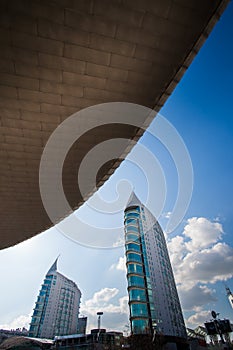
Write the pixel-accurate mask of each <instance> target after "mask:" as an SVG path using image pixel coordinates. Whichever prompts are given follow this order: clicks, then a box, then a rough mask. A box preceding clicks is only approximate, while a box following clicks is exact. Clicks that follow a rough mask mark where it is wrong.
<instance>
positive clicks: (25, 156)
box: [0, 0, 228, 249]
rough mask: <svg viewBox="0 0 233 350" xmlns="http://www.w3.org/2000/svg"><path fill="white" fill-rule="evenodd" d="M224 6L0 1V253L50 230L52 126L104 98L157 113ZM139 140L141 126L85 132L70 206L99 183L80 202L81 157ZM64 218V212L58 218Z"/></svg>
mask: <svg viewBox="0 0 233 350" xmlns="http://www.w3.org/2000/svg"><path fill="white" fill-rule="evenodd" d="M227 3H228V1H227V0H223V1H220V0H204V1H203V0H176V1H174V0H156V1H155V0H49V1H48V0H1V1H0V38H1V48H0V116H1V150H0V156H1V162H0V167H1V211H0V232H1V236H0V248H1V249H2V248H6V247H9V246H12V245H14V244H16V243H18V242H21V241H23V240H25V239H27V238H29V237H32V236H34V235H36V234H37V233H39V232H41V231H43V230H45V229H47V228H49V227H51V226H52V222H51V221H50V219H49V218H48V215H47V214H46V211H45V209H44V206H43V203H42V200H41V195H40V189H39V165H40V159H41V155H42V152H43V149H44V147H45V145H46V143H47V141H48V139H49V137H50V135H51V133H52V132H53V131H54V130H55V129H56V128H57V126H58V125H59V124H60V123H61V122H62V121H64V120H65V119H66V118H68V117H69V116H70V115H72V114H73V113H75V112H78V111H80V110H81V109H83V108H85V107H89V106H93V105H96V104H99V103H105V102H131V103H137V104H141V105H144V106H147V107H150V108H152V109H154V110H156V111H158V110H159V109H160V108H161V106H163V104H164V102H165V101H166V99H167V98H168V97H169V95H170V94H171V93H172V91H173V89H174V87H175V86H176V84H177V83H178V82H179V80H180V79H181V77H182V76H183V74H184V73H185V71H186V69H187V68H188V66H189V65H190V63H191V62H192V59H193V58H194V56H195V55H196V53H197V52H198V50H199V49H200V47H201V45H202V44H203V43H204V41H205V39H206V38H207V37H208V34H209V33H210V31H211V30H212V28H213V26H214V24H215V23H216V22H217V20H218V19H219V17H220V15H221V14H222V12H223V10H224V9H225V7H226V5H227ZM144 122H145V120H144V117H142V119H141V125H144ZM80 123H81V122H80ZM116 123H117V121H116ZM141 134H142V131H140V129H139V128H138V127H133V126H125V125H117V124H115V125H112V124H110V125H106V126H104V127H98V128H95V129H93V130H91V131H89V132H87V133H86V134H84V135H82V137H81V138H80V139H79V141H78V147H75V146H74V147H72V150H71V151H70V152H69V154H68V155H67V157H66V161H65V163H64V169H63V184H64V190H65V195H66V198H67V200H68V202H69V204H70V206H71V207H72V208H78V207H79V206H80V205H81V204H82V203H83V201H84V199H83V197H85V198H86V197H88V194H89V193H91V191H92V189H93V188H94V186H95V183H90V184H89V187H88V188H87V190H86V193H85V194H84V196H81V194H80V192H79V189H78V188H77V173H78V168H79V164H80V163H81V161H82V159H83V157H84V156H85V154H87V153H88V151H89V150H90V149H91V148H92V147H93V146H95V145H97V144H99V143H100V142H102V141H104V140H108V139H112V138H116V137H117V138H119V137H122V138H126V139H135V140H136V139H137V138H138V137H139V136H140V135H141ZM123 147H125V146H123V145H122V147H121V146H119V154H118V156H117V157H115V160H113V161H110V162H106V164H105V165H103V166H102V167H101V169H100V170H99V172H98V178H97V184H98V186H100V185H101V184H102V183H103V182H104V181H105V180H106V179H107V178H108V177H109V176H110V174H112V173H113V171H114V169H115V168H116V167H117V165H119V163H120V161H121V160H120V155H121V154H122V153H124V151H125V149H124V148H123ZM51 204H52V205H54V207H56V205H57V203H56V201H54V203H51ZM68 214H69V212H68V211H64V212H63V213H62V214H61V213H60V214H59V215H60V216H59V217H58V218H57V220H58V221H59V220H60V219H62V218H64V217H65V216H67V215H68Z"/></svg>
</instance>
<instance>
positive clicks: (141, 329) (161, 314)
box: [124, 194, 186, 338]
mask: <svg viewBox="0 0 233 350" xmlns="http://www.w3.org/2000/svg"><path fill="white" fill-rule="evenodd" d="M124 227H125V253H126V266H127V281H128V294H129V308H130V323H131V331H132V333H133V334H153V333H154V332H156V333H158V334H163V335H167V336H175V337H181V338H186V329H185V324H184V319H183V315H182V311H181V306H180V302H179V297H178V294H177V289H176V284H175V280H174V276H173V272H172V267H171V263H170V259H169V255H168V250H167V245H166V241H165V238H164V234H163V231H162V229H161V227H160V225H159V223H158V221H157V220H156V219H155V217H154V216H153V215H152V214H151V213H150V211H149V210H148V209H147V208H146V207H145V206H144V205H143V204H142V203H141V202H140V201H139V199H138V198H137V197H136V195H135V194H132V195H131V197H130V200H129V202H128V204H127V207H126V209H125V216H124Z"/></svg>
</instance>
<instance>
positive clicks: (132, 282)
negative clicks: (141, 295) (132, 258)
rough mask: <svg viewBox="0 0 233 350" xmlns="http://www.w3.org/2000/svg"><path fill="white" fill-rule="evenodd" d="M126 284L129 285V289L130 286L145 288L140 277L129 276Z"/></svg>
mask: <svg viewBox="0 0 233 350" xmlns="http://www.w3.org/2000/svg"><path fill="white" fill-rule="evenodd" d="M128 283H129V287H131V286H135V287H136V286H137V287H145V282H144V278H143V277H141V276H129V277H128Z"/></svg>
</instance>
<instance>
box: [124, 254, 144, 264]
mask: <svg viewBox="0 0 233 350" xmlns="http://www.w3.org/2000/svg"><path fill="white" fill-rule="evenodd" d="M126 261H127V262H128V261H135V262H142V258H141V255H139V254H136V253H127V254H126Z"/></svg>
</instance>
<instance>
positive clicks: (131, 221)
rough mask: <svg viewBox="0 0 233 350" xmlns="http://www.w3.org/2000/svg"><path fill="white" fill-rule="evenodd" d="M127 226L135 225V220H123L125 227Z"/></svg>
mask: <svg viewBox="0 0 233 350" xmlns="http://www.w3.org/2000/svg"><path fill="white" fill-rule="evenodd" d="M129 224H133V225H137V220H136V219H134V218H131V219H126V220H125V225H129Z"/></svg>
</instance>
